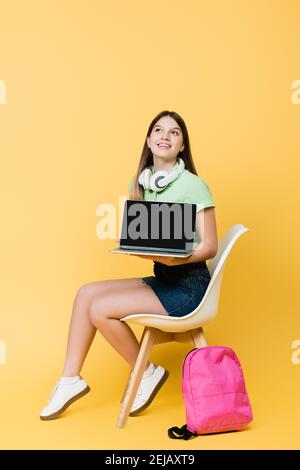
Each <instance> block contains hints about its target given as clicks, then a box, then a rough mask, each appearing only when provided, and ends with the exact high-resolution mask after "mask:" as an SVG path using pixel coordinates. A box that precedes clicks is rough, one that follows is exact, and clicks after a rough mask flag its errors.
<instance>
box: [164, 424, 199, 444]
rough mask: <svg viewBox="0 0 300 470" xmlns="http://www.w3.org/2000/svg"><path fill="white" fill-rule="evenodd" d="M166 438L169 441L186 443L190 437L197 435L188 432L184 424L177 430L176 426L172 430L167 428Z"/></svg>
mask: <svg viewBox="0 0 300 470" xmlns="http://www.w3.org/2000/svg"><path fill="white" fill-rule="evenodd" d="M168 436H169V437H170V438H171V439H184V440H185V441H187V440H188V439H191V438H192V437H197V436H198V434H194V433H193V432H191V431H189V430H188V429H187V426H186V424H184V425H183V426H182V427H181V428H178V427H177V426H174V427H173V428H169V429H168Z"/></svg>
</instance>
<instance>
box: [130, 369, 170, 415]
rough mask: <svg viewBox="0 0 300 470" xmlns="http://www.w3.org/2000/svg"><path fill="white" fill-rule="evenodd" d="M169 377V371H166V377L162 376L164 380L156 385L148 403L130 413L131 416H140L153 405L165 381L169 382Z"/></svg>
mask: <svg viewBox="0 0 300 470" xmlns="http://www.w3.org/2000/svg"><path fill="white" fill-rule="evenodd" d="M168 377H169V372H168V371H167V370H165V373H164V375H163V376H162V378H161V379H160V381H159V382H158V384H157V385H156V387H155V389H154V390H153V392H152V393H151V395H150V397H149V398H148V400H147V401H146V403H144V404H143V406H141V407H140V408H138V409H137V410H134V411H132V412H131V413H129V416H137V415H138V414H140V413H141V411H143V410H144V409H145V408H147V407H148V406H149V405H150V404H151V403H152V401H153V400H154V398H155V396H156V395H157V393H158V392H159V390H160V389H161V387H162V386H163V384H164V383H165V381H166V380H167V378H168Z"/></svg>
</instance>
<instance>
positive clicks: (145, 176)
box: [139, 168, 152, 189]
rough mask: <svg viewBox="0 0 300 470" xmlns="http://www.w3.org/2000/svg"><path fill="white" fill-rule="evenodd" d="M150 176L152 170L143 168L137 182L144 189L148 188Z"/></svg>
mask: <svg viewBox="0 0 300 470" xmlns="http://www.w3.org/2000/svg"><path fill="white" fill-rule="evenodd" d="M151 176H152V171H151V169H150V168H145V169H144V170H143V171H142V173H141V174H140V176H139V183H140V184H141V185H142V186H143V187H144V189H149V188H150V178H151Z"/></svg>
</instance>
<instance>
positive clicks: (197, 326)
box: [117, 224, 248, 428]
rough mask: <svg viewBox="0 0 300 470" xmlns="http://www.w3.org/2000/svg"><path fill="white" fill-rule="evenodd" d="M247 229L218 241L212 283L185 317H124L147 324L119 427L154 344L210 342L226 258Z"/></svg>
mask: <svg viewBox="0 0 300 470" xmlns="http://www.w3.org/2000/svg"><path fill="white" fill-rule="evenodd" d="M247 231H248V228H246V227H244V225H242V224H235V225H233V226H232V227H231V228H230V229H229V230H228V231H227V232H226V233H225V235H224V236H223V238H222V240H221V241H220V242H219V243H218V252H217V254H216V256H215V257H214V258H212V259H210V260H208V261H207V267H208V270H209V272H210V274H211V280H210V283H209V285H208V287H207V290H206V292H205V295H204V297H203V298H202V300H201V302H200V304H199V305H198V307H197V308H195V310H193V311H192V312H191V313H189V314H188V315H185V316H184V317H172V316H165V315H157V314H151V313H149V314H148V313H146V314H134V315H127V316H126V317H124V318H122V319H121V321H125V322H130V323H135V324H138V325H144V327H145V328H144V331H143V335H142V338H141V341H140V350H139V354H138V357H137V360H136V363H135V366H134V368H133V371H132V374H130V376H129V379H128V383H127V387H126V389H125V392H124V394H123V398H122V402H121V412H120V415H119V418H118V421H117V428H121V427H123V426H124V425H125V424H126V421H127V418H128V416H129V413H130V410H131V407H132V403H133V401H134V398H135V396H136V393H137V390H138V387H139V385H140V381H141V379H142V376H143V373H144V371H145V368H146V364H147V362H148V360H149V357H150V354H151V351H152V348H153V346H154V345H155V344H160V343H166V342H169V341H177V342H181V343H189V344H192V345H193V346H194V347H196V348H200V347H203V346H207V342H206V339H205V336H204V331H203V325H204V324H206V323H208V322H209V321H212V320H213V319H214V318H215V317H216V315H217V312H218V305H219V297H220V291H221V283H222V278H223V274H224V267H225V262H226V260H227V258H228V255H229V253H230V251H231V249H232V247H233V245H234V243H235V242H236V241H237V239H238V238H239V237H240V236H241V235H242V234H243V233H245V232H247Z"/></svg>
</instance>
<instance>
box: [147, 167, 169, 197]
mask: <svg viewBox="0 0 300 470" xmlns="http://www.w3.org/2000/svg"><path fill="white" fill-rule="evenodd" d="M168 174H169V173H168V172H167V171H163V170H160V171H157V172H156V173H154V175H152V177H151V178H150V189H151V190H152V191H157V192H159V191H162V190H163V189H164V188H165V186H166V184H164V185H163V186H158V182H159V181H160V180H162V179H163V178H165V177H166V176H168Z"/></svg>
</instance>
